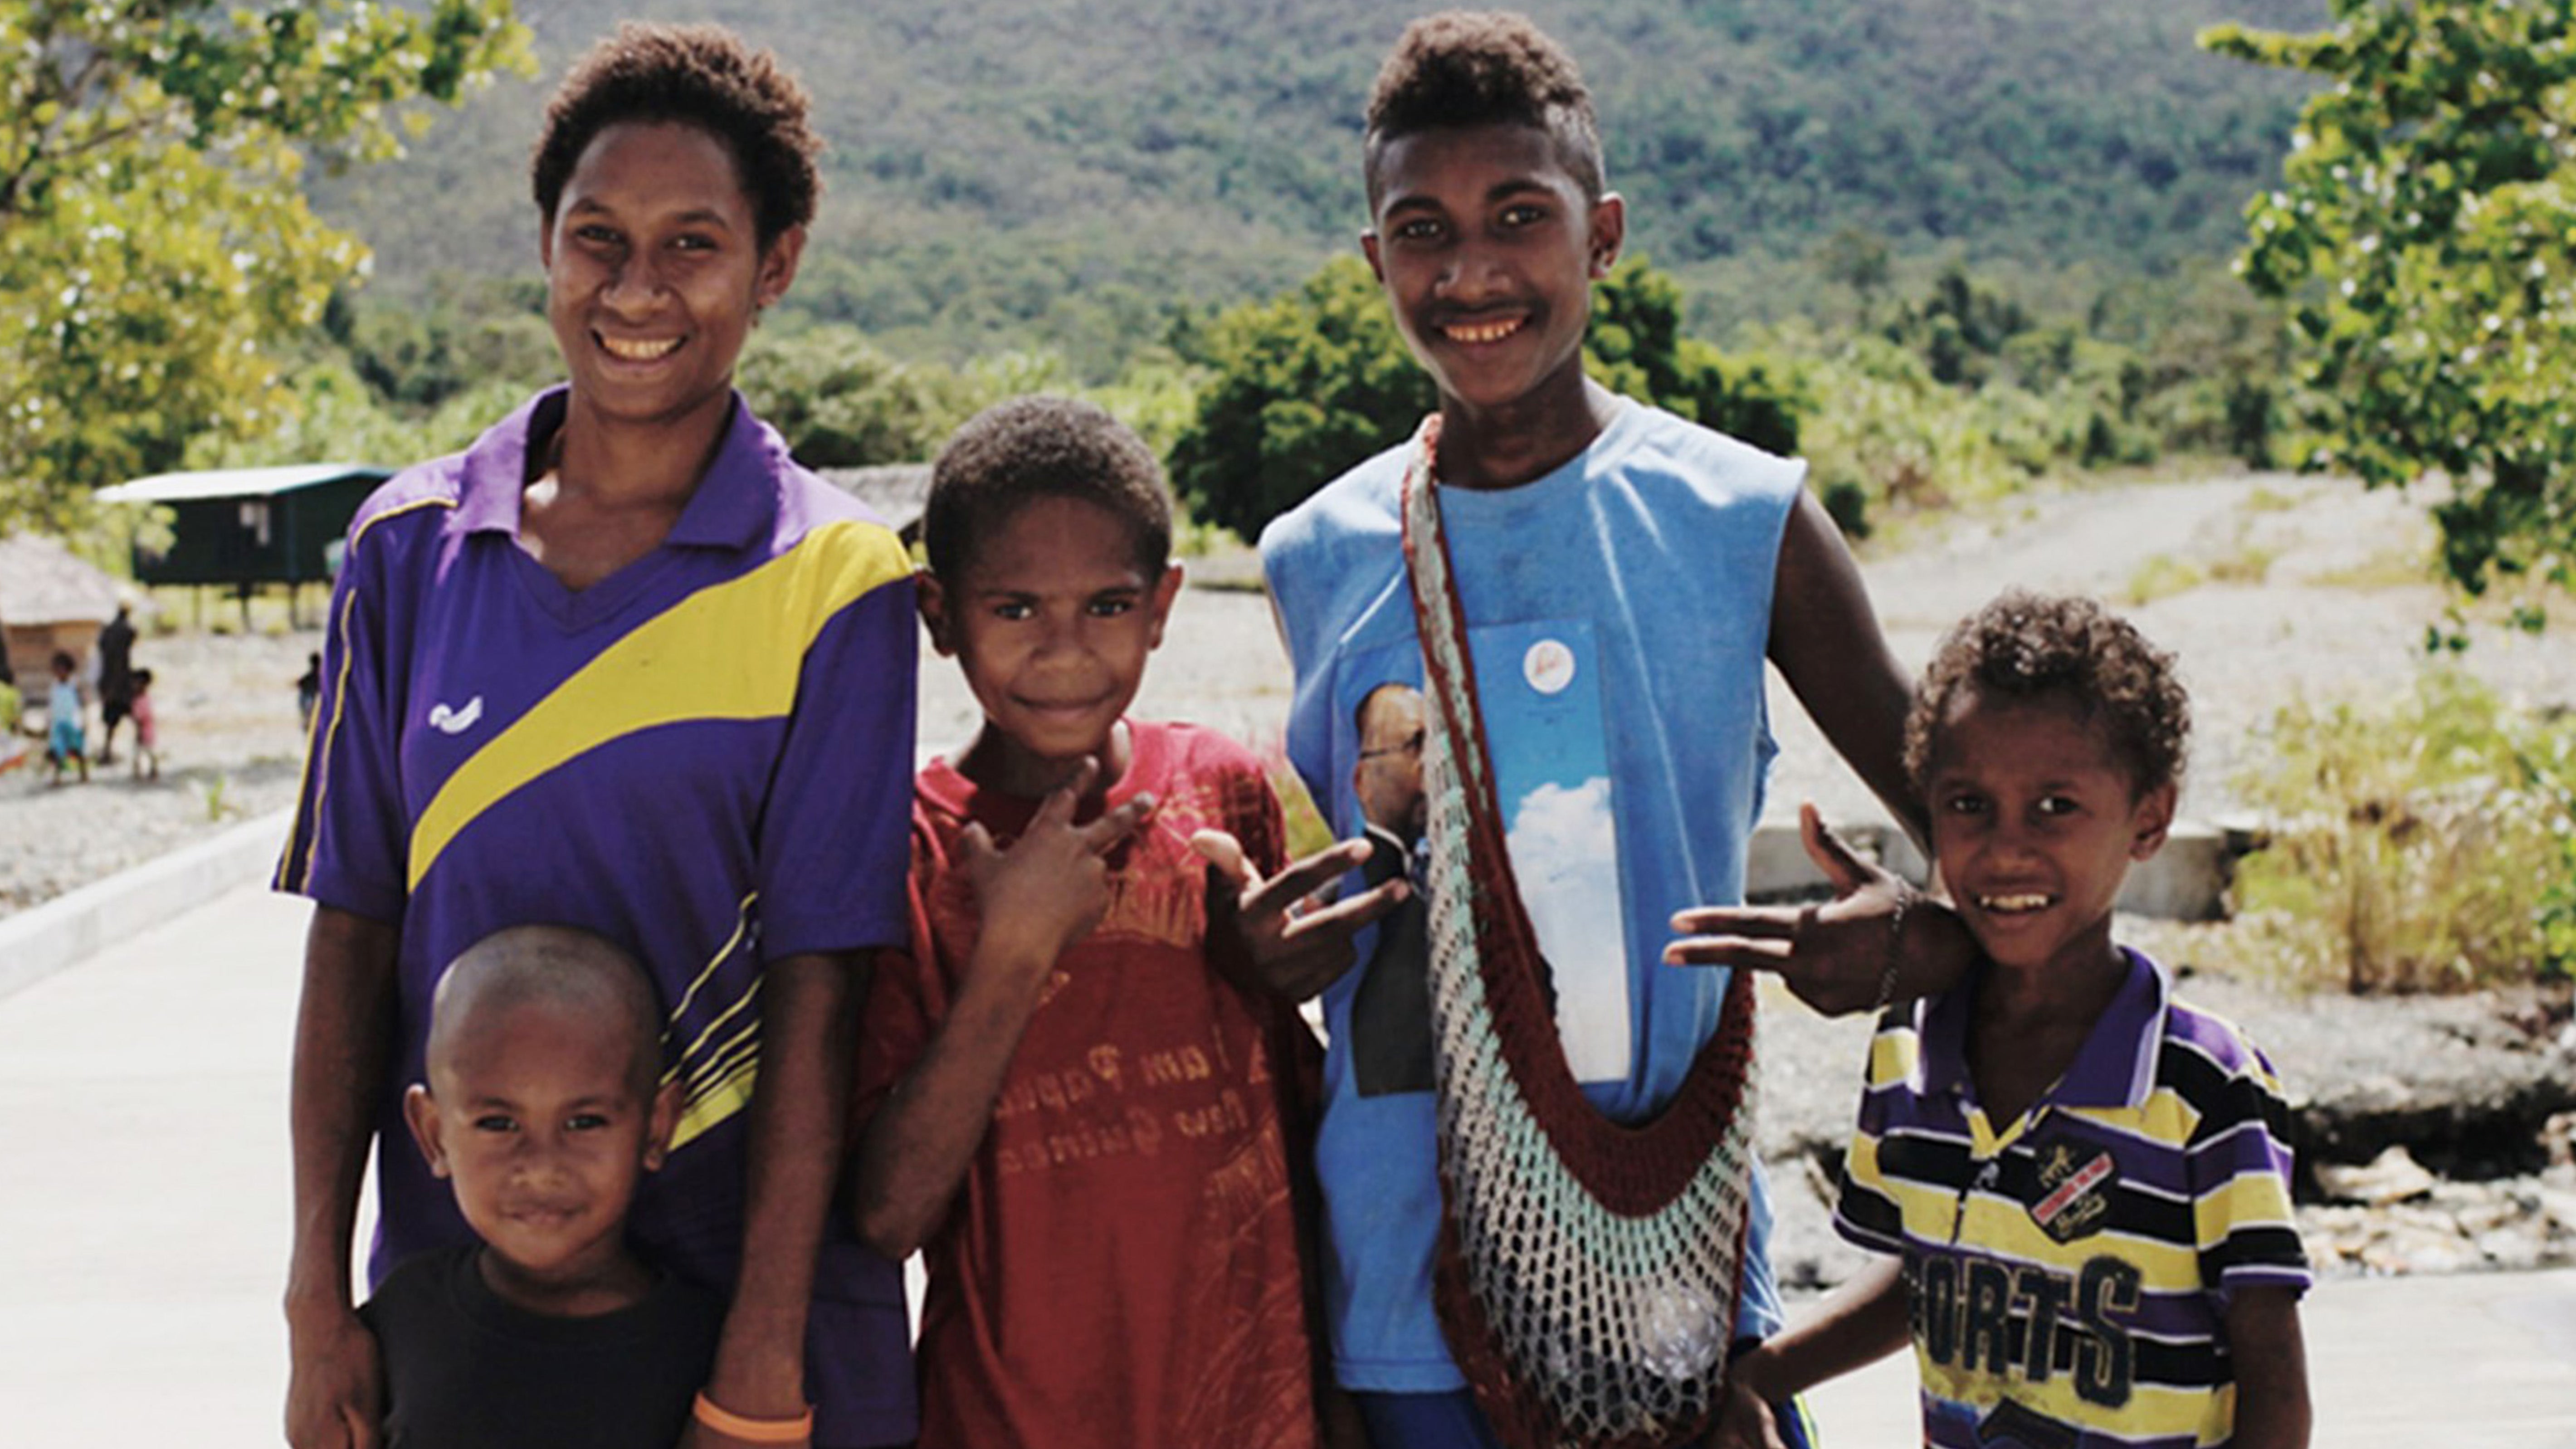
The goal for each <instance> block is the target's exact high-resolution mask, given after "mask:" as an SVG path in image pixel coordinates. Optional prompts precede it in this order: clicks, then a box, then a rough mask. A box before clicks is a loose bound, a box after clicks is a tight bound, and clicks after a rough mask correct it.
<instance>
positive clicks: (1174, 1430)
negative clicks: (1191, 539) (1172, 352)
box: [855, 398, 1318, 1449]
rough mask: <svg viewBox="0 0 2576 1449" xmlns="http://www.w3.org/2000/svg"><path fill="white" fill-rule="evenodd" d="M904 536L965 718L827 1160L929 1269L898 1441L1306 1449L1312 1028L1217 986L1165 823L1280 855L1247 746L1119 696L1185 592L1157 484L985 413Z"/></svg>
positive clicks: (1064, 425)
mask: <svg viewBox="0 0 2576 1449" xmlns="http://www.w3.org/2000/svg"><path fill="white" fill-rule="evenodd" d="M922 541H923V545H924V548H925V550H926V552H927V554H928V557H929V568H928V570H927V571H926V572H925V573H924V574H923V575H922V576H921V579H920V590H921V612H922V618H923V620H924V622H926V623H927V624H928V625H929V630H930V638H931V642H932V643H933V644H934V645H935V646H936V647H937V648H938V650H939V652H940V653H942V654H946V655H950V656H953V657H954V658H955V659H956V660H957V662H958V664H959V666H960V667H961V668H962V669H963V670H964V671H965V674H966V680H967V684H968V685H969V687H970V688H971V689H972V690H973V691H974V694H975V698H976V700H977V702H978V703H979V704H980V705H981V706H982V707H983V711H984V723H983V726H982V728H981V729H980V731H979V732H978V733H977V734H976V736H975V737H974V739H973V740H972V741H971V742H969V743H968V744H967V745H966V746H965V747H964V748H962V749H961V750H959V751H957V752H956V753H954V754H952V755H950V756H948V757H947V758H945V759H941V760H937V761H934V762H932V763H931V764H930V765H929V766H928V767H926V768H925V769H924V770H923V771H922V772H921V776H920V779H919V781H918V785H917V791H916V796H915V804H914V813H913V867H912V907H913V912H914V926H913V933H914V950H913V955H912V957H911V959H908V960H907V959H904V958H902V957H900V956H895V955H889V956H886V957H882V958H880V962H879V965H878V968H877V972H876V979H875V987H874V992H873V996H872V998H871V1000H870V1002H869V1004H868V1008H867V1013H866V1024H865V1038H864V1044H863V1046H862V1049H861V1052H860V1058H859V1081H860V1089H859V1106H858V1113H857V1115H858V1116H859V1118H860V1119H861V1122H862V1126H861V1127H860V1129H859V1130H860V1145H859V1147H858V1151H857V1166H856V1171H855V1178H856V1212H857V1222H858V1228H859V1232H860V1235H861V1236H862V1237H863V1238H865V1239H866V1240H867V1241H868V1243H869V1244H870V1245H871V1246H873V1247H875V1248H876V1249H877V1250H878V1251H879V1252H881V1253H884V1254H885V1255H887V1256H889V1257H895V1258H900V1257H902V1256H903V1255H905V1254H907V1253H909V1252H911V1251H913V1250H914V1249H916V1248H919V1249H921V1250H923V1251H924V1253H925V1254H926V1256H927V1259H928V1266H929V1278H930V1286H929V1293H928V1301H927V1303H926V1304H925V1306H924V1308H923V1310H922V1318H921V1338H920V1344H919V1355H920V1364H921V1382H922V1405H921V1412H922V1419H921V1443H922V1445H923V1446H924V1449H1012V1446H1045V1449H1082V1446H1101V1449H1108V1446H1121V1449H1126V1446H1134V1449H1200V1446H1206V1445H1218V1444H1222V1445H1227V1446H1230V1449H1304V1446H1310V1445H1313V1444H1315V1443H1316V1442H1317V1433H1318V1426H1317V1411H1316V1399H1315V1395H1314V1392H1313V1388H1314V1382H1313V1381H1314V1373H1315V1362H1314V1358H1313V1351H1312V1338H1311V1336H1310V1333H1309V1328H1308V1322H1307V1309H1306V1302H1305V1295H1304V1279H1303V1277H1302V1276H1301V1268H1300V1248H1299V1241H1298V1236H1299V1219H1298V1207H1297V1203H1296V1198H1295V1194H1294V1193H1293V1192H1292V1184H1291V1179H1290V1173H1291V1155H1290V1154H1291V1151H1292V1147H1291V1145H1290V1138H1291V1136H1292V1135H1294V1133H1293V1128H1292V1127H1291V1126H1289V1125H1287V1124H1288V1123H1290V1122H1293V1120H1294V1117H1295V1114H1296V1111H1297V1105H1296V1103H1295V1101H1294V1100H1293V1095H1294V1093H1295V1092H1296V1090H1297V1087H1298V1080H1299V1077H1300V1075H1301V1069H1300V1061H1299V1053H1300V1051H1301V1047H1302V1050H1303V1051H1305V1052H1311V1051H1312V1048H1313V1042H1312V1039H1311V1037H1307V1036H1304V1034H1303V1026H1302V1024H1301V1023H1299V1022H1298V1021H1297V1020H1296V1018H1295V1015H1294V1013H1293V1011H1291V1010H1289V1009H1287V1008H1286V1007H1284V1006H1278V1005H1273V1004H1272V1003H1270V1002H1269V1001H1267V1000H1266V999H1263V998H1260V997H1257V996H1253V995H1249V994H1247V993H1246V992H1244V991H1243V990H1241V989H1239V988H1238V987H1237V986H1236V985H1234V984H1233V982H1232V981H1230V980H1229V979H1228V977H1227V976H1226V975H1224V974H1220V971H1219V969H1218V968H1219V965H1220V960H1221V958H1224V957H1225V956H1226V955H1227V954H1228V953H1229V952H1231V951H1234V950H1236V949H1238V944H1237V942H1236V941H1235V940H1234V939H1233V938H1232V937H1231V935H1230V934H1229V933H1227V932H1226V931H1224V930H1222V929H1220V930H1218V931H1215V932H1212V931H1211V929H1210V924H1209V912H1208V905H1207V880H1206V874H1205V868H1204V866H1203V865H1202V863H1201V861H1200V860H1199V858H1198V857H1197V856H1196V855H1194V854H1193V853H1192V852H1191V848H1190V845H1189V840H1190V837H1191V835H1192V834H1193V833H1194V832H1196V831H1198V830H1201V829H1216V830H1222V831H1225V832H1227V833H1229V834H1231V835H1233V836H1234V837H1235V838H1236V839H1238V840H1240V841H1242V842H1243V843H1244V847H1245V849H1246V850H1247V851H1248V852H1249V854H1250V855H1251V857H1252V858H1253V859H1255V860H1257V861H1258V862H1260V864H1261V867H1262V868H1263V869H1265V870H1267V869H1271V868H1275V867H1276V866H1277V864H1278V863H1279V859H1280V856H1281V854H1282V848H1283V847H1282V842H1283V839H1284V830H1283V826H1282V823H1281V816H1280V808H1279V802H1278V800H1277V798H1276V797H1275V796H1274V795H1273V793H1272V791H1271V788H1270V783H1269V781H1268V779H1267V777H1266V776H1265V775H1264V773H1263V771H1262V768H1261V765H1260V762H1259V761H1258V760H1257V759H1255V758H1254V756H1253V755H1252V754H1251V752H1249V751H1248V750H1246V749H1244V748H1243V747H1242V746H1240V745H1238V744H1235V743H1234V742H1232V741H1230V740H1228V739H1226V738H1224V737H1223V736H1221V735H1218V734H1215V733H1213V732H1210V731H1206V730H1201V729H1196V728H1193V727H1191V726H1188V725H1181V724H1148V723H1143V722H1133V721H1130V720H1128V719H1127V718H1126V711H1127V706H1128V702H1129V701H1130V700H1132V699H1133V698H1134V697H1135V694H1136V689H1137V686H1138V684H1139V683H1140V682H1141V681H1142V679H1143V677H1144V672H1145V662H1146V657H1147V656H1148V655H1149V654H1150V653H1152V651H1153V650H1154V648H1155V647H1156V646H1157V645H1158V644H1160V643H1161V642H1162V636H1163V623H1164V619H1165V616H1166V615H1167V614H1168V613H1169V612H1170V610H1171V607H1172V601H1173V598H1174V596H1175V595H1176V594H1177V593H1178V592H1179V590H1180V584H1181V571H1180V569H1179V568H1178V567H1176V566H1174V565H1173V564H1172V563H1171V562H1170V546H1171V507H1170V503H1169V501H1168V499H1167V497H1166V495H1165V492H1164V487H1163V482H1162V477H1161V470H1160V468H1159V467H1158V466H1157V465H1156V463H1155V461H1154V457H1153V454H1152V453H1151V452H1150V451H1149V450H1148V449H1147V448H1146V447H1145V445H1144V443H1143V442H1142V441H1141V440H1139V439H1138V438H1137V437H1136V436H1135V434H1133V433H1131V432H1129V431H1128V430H1127V429H1126V428H1125V427H1124V426H1122V425H1120V424H1119V423H1118V422H1117V421H1116V420H1115V419H1113V418H1111V417H1110V416H1109V415H1108V414H1107V413H1105V412H1102V411H1101V410H1100V409H1098V408H1096V407H1092V406H1090V405H1089V404H1086V403H1078V402H1071V401H1066V400H1063V399H1056V398H1023V399H1018V400H1016V401H1012V402H1007V403H1003V404H1001V405H999V406H997V407H994V408H992V409H989V410H987V411H986V412H984V413H983V414H981V415H979V416H977V417H976V418H974V419H973V420H972V421H970V422H968V423H967V424H966V425H965V426H964V427H963V428H961V429H959V430H958V433H957V435H956V436H955V437H954V438H952V439H951V440H950V441H949V443H948V445H947V447H946V448H945V449H944V450H943V451H942V452H941V454H940V456H939V461H938V463H937V466H936V468H935V470H934V473H933V476H932V483H931V491H930V497H929V500H928V503H927V504H926V511H925V514H924V518H923V524H922ZM1243 949H1250V948H1249V947H1248V946H1247V947H1244V948H1243ZM1293 1150H1295V1151H1301V1152H1302V1150H1303V1148H1302V1147H1298V1148H1295V1149H1293Z"/></svg>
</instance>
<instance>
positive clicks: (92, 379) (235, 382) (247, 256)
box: [0, 0, 533, 526]
mask: <svg viewBox="0 0 2576 1449" xmlns="http://www.w3.org/2000/svg"><path fill="white" fill-rule="evenodd" d="M502 68H507V69H514V70H519V71H522V72H524V71H527V70H530V69H532V68H533V67H532V64H531V62H530V60H529V53H528V48H527V33H526V31H525V30H524V28H522V27H521V26H519V25H518V24H517V23H516V22H515V21H513V20H512V19H511V16H510V5H509V0H432V3H429V4H426V5H422V6H417V7H408V8H407V7H403V6H396V5H383V4H369V3H364V0H307V3H278V4H275V5H273V6H271V7H269V8H266V9H225V8H221V7H218V6H216V5H215V4H213V3H211V0H0V98H4V99H0V400H5V401H4V402H0V525H5V524H6V523H8V522H11V521H13V520H27V521H37V522H44V523H51V524H54V525H57V526H64V525H72V524H76V523H77V522H78V521H79V520H80V518H81V517H82V515H83V514H84V513H85V511H86V505H87V500H88V492H89V489H90V488H92V487H94V486H96V485H98V484H101V483H108V482H114V481H117V480H119V479H121V478H124V477H127V476H130V475H132V474H135V473H140V472H148V471H151V470H153V469H156V468H165V467H170V466H173V465H175V464H176V463H177V462H178V460H179V458H180V457H181V455H182V453H183V451H184V449H185V448H186V446H187V444H188V442H189V439H190V438H191V436H192V435H195V434H198V433H200V432H205V431H210V430H222V431H229V432H232V433H235V434H248V433H252V432H256V431H259V430H261V429H263V428H265V427H267V426H270V425H273V424H274V423H275V421H276V420H277V415H278V413H279V411H280V409H281V408H282V406H283V405H284V399H285V391H284V389H283V387H282V385H281V376H280V372H281V370H280V367H279V365H278V363H277V361H276V360H275V359H274V358H273V356H272V350H273V349H274V348H275V347H276V346H277V345H278V344H279V343H280V342H282V341H284V340H285V339H288V338H291V337H294V336H296V335H297V334H300V333H302V332H303V331H304V330H305V329H307V328H309V327H311V326H312V325H313V324H314V323H315V322H316V321H317V320H318V319H319V317H320V316H321V313H322V309H323V305H324V303H325V301H326V300H327V299H328V297H329V295H330V292H331V289H332V287H333V286H334V285H335V284H338V283H341V282H343V281H346V280H347V279H349V278H351V277H352V276H354V275H357V274H358V273H360V272H361V271H362V270H363V268H364V265H365V259H366V250H365V248H364V247H363V246H362V245H360V243H359V242H358V241H357V239H356V238H354V237H351V236H349V235H346V234H344V233H341V232H338V231H334V230H332V229H331V228H329V227H326V226H324V225H322V224H321V223H320V221H318V220H317V219H316V218H315V217H314V215H313V213H312V212H311V211H310V209H308V208H307V206H306V205H305V201H304V197H303V193H302V191H301V189H300V186H299V177H300V175H301V174H302V171H303V169H304V167H305V166H306V165H307V164H309V163H310V162H311V161H313V160H316V159H319V160H320V161H322V162H323V163H324V164H329V165H344V164H350V163H356V162H366V161H375V160H381V159H384V158H387V157H390V156H393V155H396V154H398V153H399V151H400V149H401V148H400V141H399V130H400V128H401V127H403V126H406V125H410V126H417V125H418V124H420V123H422V122H423V121H424V120H425V118H424V117H421V116H419V115H417V114H416V113H410V112H407V111H406V110H405V108H404V103H405V102H408V101H412V100H414V99H415V98H420V97H426V98H429V99H433V100H437V101H442V102H448V103H453V102H455V101H456V100H458V99H459V98H460V97H461V96H463V95H464V94H465V93H466V92H467V91H468V90H469V89H470V88H472V87H474V86H476V85H478V84H480V83H481V82H482V81H483V80H484V79H485V78H486V77H488V76H489V75H490V74H491V73H492V72H493V71H495V70H496V69H502Z"/></svg>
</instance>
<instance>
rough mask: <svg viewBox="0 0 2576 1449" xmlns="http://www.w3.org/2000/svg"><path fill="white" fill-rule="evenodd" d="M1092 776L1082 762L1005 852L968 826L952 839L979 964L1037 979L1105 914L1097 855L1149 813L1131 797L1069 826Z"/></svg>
mask: <svg viewBox="0 0 2576 1449" xmlns="http://www.w3.org/2000/svg"><path fill="white" fill-rule="evenodd" d="M1099 774H1100V769H1099V765H1098V764H1097V762H1095V761H1091V760H1085V761H1083V764H1082V768H1081V770H1080V771H1079V772H1077V773H1076V774H1075V775H1074V777H1073V778H1072V779H1070V780H1068V781H1066V782H1065V783H1064V784H1063V785H1062V786H1060V787H1058V788H1057V789H1056V790H1055V791H1054V792H1053V793H1051V794H1049V795H1048V796H1047V798H1046V801H1045V803H1043V804H1041V805H1040V806H1038V813H1037V814H1036V815H1035V816H1032V817H1031V818H1030V820H1029V824H1028V828H1027V829H1025V830H1023V831H1021V832H1020V838H1019V839H1017V840H1014V841H1012V842H1011V845H1010V848H1009V849H1007V850H1005V849H1003V848H1001V847H999V846H997V845H995V844H994V843H993V837H992V835H991V834H990V833H989V832H987V831H986V830H985V829H984V827H983V826H982V825H980V824H969V825H968V826H967V827H966V829H965V830H964V831H963V832H962V833H961V834H960V835H959V836H958V841H957V846H958V852H959V863H960V864H961V865H962V866H963V867H964V869H965V871H966V877H967V879H968V880H969V881H970V882H972V883H973V885H974V888H975V905H976V912H977V915H978V917H979V919H980V925H979V927H978V930H979V932H980V934H981V938H982V944H983V946H984V947H987V948H993V954H992V955H991V956H989V957H988V958H987V959H992V960H998V961H1008V962H1010V963H1011V964H1012V965H1013V967H1014V968H1016V969H1020V970H1024V971H1026V972H1028V973H1031V974H1032V975H1033V977H1036V978H1043V977H1044V975H1045V973H1046V971H1047V969H1048V968H1050V967H1052V966H1053V965H1054V964H1055V958H1056V957H1058V956H1060V955H1062V954H1064V948H1065V947H1067V946H1070V945H1072V944H1073V943H1074V942H1076V941H1078V940H1081V939H1082V938H1083V937H1084V936H1085V935H1087V934H1089V933H1090V931H1091V928H1092V927H1094V926H1097V925H1099V924H1100V918H1101V916H1102V914H1103V913H1105V912H1106V911H1107V910H1108V909H1109V867H1108V864H1107V862H1106V860H1105V859H1104V857H1105V856H1107V855H1108V853H1109V852H1110V851H1111V850H1112V849H1114V848H1115V847H1116V846H1117V845H1118V843H1119V842H1120V841H1122V840H1125V839H1126V838H1127V837H1128V836H1129V835H1132V834H1134V833H1135V830H1136V827H1137V826H1138V825H1139V824H1140V823H1142V822H1143V821H1144V819H1145V817H1146V816H1148V815H1150V814H1152V813H1153V809H1154V797H1153V796H1151V795H1138V796H1136V797H1135V798H1134V799H1131V800H1129V801H1128V802H1127V803H1125V804H1123V805H1120V806H1118V807H1117V808H1116V809H1113V810H1109V811H1106V812H1104V813H1103V814H1102V815H1101V816H1100V818H1099V819H1097V820H1094V821H1092V822H1090V823H1089V824H1086V825H1076V824H1074V823H1073V812H1074V807H1075V806H1076V804H1078V803H1079V802H1080V801H1081V799H1082V797H1083V795H1084V794H1085V793H1086V792H1088V791H1089V790H1090V789H1091V783H1092V781H1093V780H1095V779H1097V778H1099ZM979 954H980V953H979Z"/></svg>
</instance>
